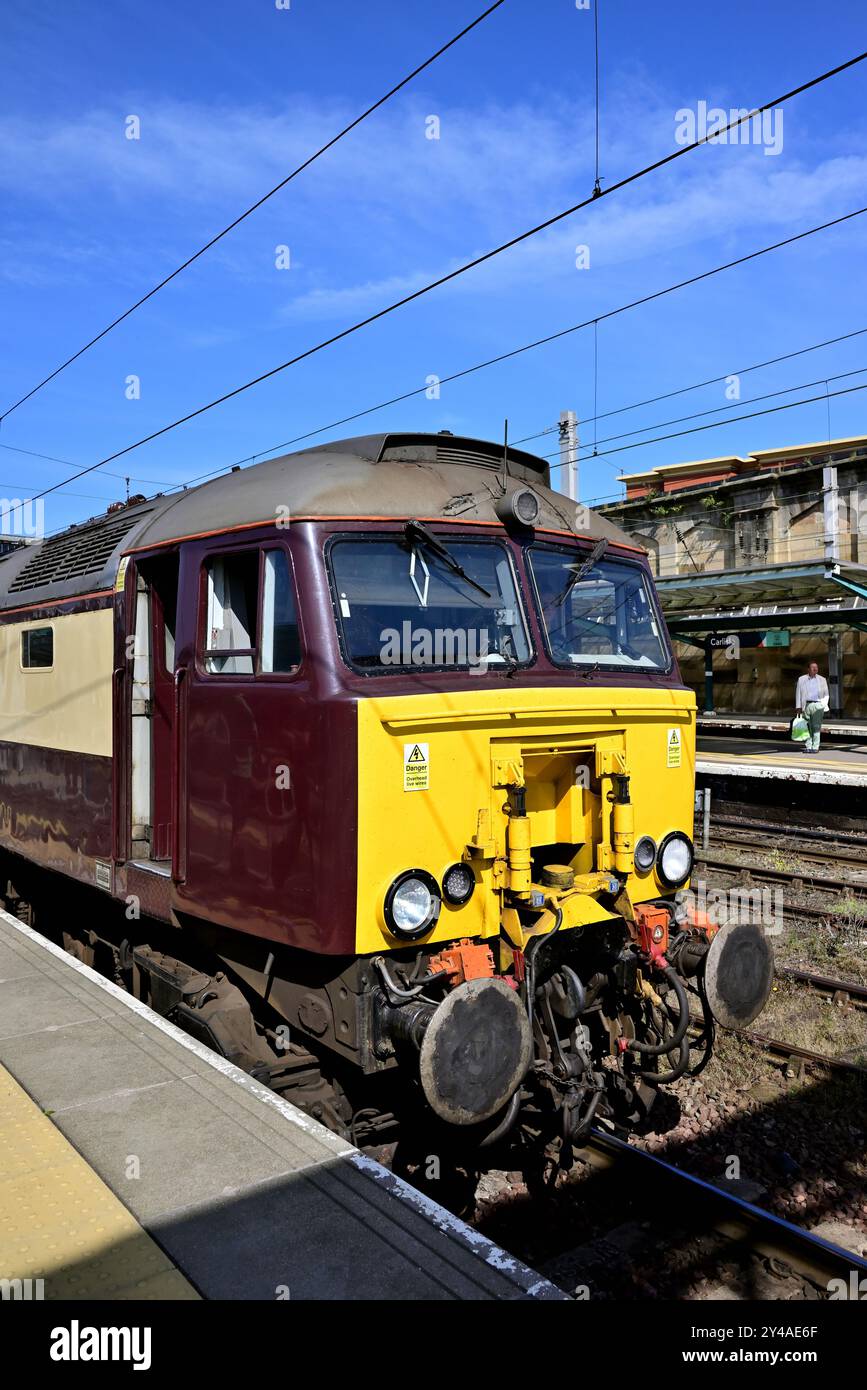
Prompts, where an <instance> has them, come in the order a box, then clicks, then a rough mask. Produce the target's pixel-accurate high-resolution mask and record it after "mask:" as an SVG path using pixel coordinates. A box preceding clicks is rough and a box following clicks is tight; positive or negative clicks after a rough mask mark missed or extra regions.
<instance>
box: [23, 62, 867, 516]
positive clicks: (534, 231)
mask: <svg viewBox="0 0 867 1390" xmlns="http://www.w3.org/2000/svg"><path fill="white" fill-rule="evenodd" d="M865 59H867V50H865V51H863V52H862V53H859V54H856V55H855V56H854V57H853V58H849V59H847V60H846V62H845V63H838V64H837V65H836V67H833V68H829V69H827V70H826V71H825V72H822V73H819V74H818V75H817V76H816V77H812V78H810V79H809V81H807V82H802V83H801V84H800V85H799V86H797V87H793V88H792V89H791V90H790V91H788V92H784V93H782V94H781V95H780V96H778V97H775V98H774V99H773V100H771V101H768V102H764V103H763V104H762V105H761V106H758V107H756V108H755V109H754V110H753V111H746V112H744V114H743V115H740V116H737V117H736V119H734V120H731V121H729V122H728V123H727V124H726V125H724V126H722V127H721V128H720V129H714V130H713V132H707V133H705V134H704V135H702V136H700V137H699V138H698V139H697V140H693V141H691V142H690V143H689V144H686V145H681V146H680V147H679V148H678V149H676V150H672V151H670V152H669V153H668V154H667V155H663V156H662V157H661V158H659V159H657V160H654V161H653V162H652V163H651V164H647V165H645V166H644V167H643V168H641V169H636V170H634V171H633V172H632V173H631V174H628V175H626V176H625V177H624V178H622V179H619V180H617V181H616V182H615V183H613V184H610V185H609V187H608V188H606V189H603V190H601V191H600V192H599V193H598V194H595V195H594V194H591V195H590V197H588V198H584V199H582V200H581V201H580V202H578V203H574V204H573V205H572V206H571V207H568V208H564V209H562V210H561V211H560V212H558V213H555V214H554V215H553V216H551V217H548V218H546V219H545V220H544V221H543V222H539V223H537V224H536V225H535V226H533V227H528V228H527V229H526V230H525V231H523V232H520V233H518V234H517V235H516V236H513V237H510V238H509V239H508V240H507V241H504V242H502V243H501V244H500V245H499V246H495V247H493V248H492V249H491V250H490V251H485V252H483V253H482V254H481V255H479V256H475V257H473V258H472V259H471V260H469V261H466V262H465V263H464V264H463V265H460V266H458V267H457V268H456V269H455V270H452V271H448V272H447V273H446V274H445V275H440V276H438V277H437V278H436V279H435V280H431V281H429V282H428V284H426V285H423V286H422V287H421V288H420V289H417V290H414V291H412V292H411V293H410V294H407V295H403V296H402V297H401V298H400V299H397V300H394V301H393V302H392V303H391V304H388V305H386V306H385V307H384V308H382V309H379V310H377V311H376V312H375V313H373V314H368V315H367V316H366V317H365V318H363V319H359V320H358V321H357V322H356V323H354V324H351V325H350V326H349V327H348V328H344V329H342V330H341V331H340V332H339V333H334V334H332V335H331V336H330V337H328V338H324V339H323V340H322V341H321V342H319V343H316V344H314V345H313V346H312V347H309V348H306V349H305V350H304V351H303V352H300V353H296V354H295V356H294V357H290V358H289V359H288V360H287V361H285V362H281V363H278V365H277V366H276V367H272V368H270V369H269V370H268V371H266V372H261V373H260V374H259V375H258V376H256V377H253V378H252V379H251V380H250V381H247V382H244V383H242V384H241V385H240V386H236V387H234V388H233V390H231V391H226V392H224V393H223V395H221V396H217V397H216V398H215V399H214V400H212V401H208V402H206V404H205V405H202V406H199V407H198V408H197V409H196V410H191V411H189V412H188V413H187V414H186V415H182V416H180V417H179V418H178V419H176V420H173V421H171V422H170V423H169V424H168V425H163V426H162V427H161V428H160V429H157V430H152V431H151V433H150V434H147V435H144V436H143V437H142V438H141V439H137V440H135V441H134V442H133V443H132V444H127V445H126V446H125V447H124V448H123V449H118V450H116V451H115V452H114V453H113V454H109V455H108V456H107V457H106V458H104V459H100V460H99V461H98V462H97V463H93V464H90V465H89V466H88V467H87V468H83V469H80V470H79V471H78V472H77V473H74V474H72V475H71V477H69V478H66V479H63V480H62V481H61V482H58V483H55V484H53V485H52V486H51V487H49V488H44V489H43V490H42V492H39V493H36V494H35V496H34V498H32V499H31V500H32V501H36V500H37V499H38V498H40V497H47V496H48V495H49V493H52V492H56V491H58V489H60V488H62V487H64V486H65V485H66V484H68V483H72V482H75V481H76V480H77V479H78V478H81V477H84V476H85V474H87V473H93V472H96V470H97V469H99V468H102V467H104V466H105V465H106V464H109V463H113V462H114V461H115V459H119V458H123V457H124V456H125V455H127V454H130V453H132V452H133V451H134V450H135V449H140V448H142V446H143V445H145V444H150V443H151V442H152V441H153V440H155V439H160V438H162V436H163V435H166V434H169V433H170V432H171V431H172V430H175V429H178V428H179V427H180V426H181V425H185V424H187V423H188V422H189V421H190V420H195V419H197V418H198V417H199V416H201V415H204V414H205V413H206V412H207V411H209V410H213V409H214V408H215V407H216V406H218V405H223V404H225V402H226V401H229V400H233V399H235V397H237V396H240V395H241V394H243V393H244V392H245V391H249V390H250V389H251V388H252V387H254V386H258V385H259V384H260V383H261V382H263V381H268V380H270V379H271V378H272V377H275V376H277V375H278V374H279V373H281V372H284V371H286V370H287V369H288V368H289V367H294V366H296V365H297V364H298V363H299V362H303V361H306V360H307V359H309V358H310V357H313V356H314V355H315V354H316V353H318V352H322V351H323V350H324V349H325V348H328V347H331V346H333V344H335V343H338V342H342V341H343V340H345V339H346V338H348V337H350V336H351V335H352V334H354V333H357V332H359V331H360V330H361V329H362V328H366V327H368V326H369V325H370V324H372V323H377V322H379V321H380V320H381V319H384V318H386V317H387V316H388V315H389V314H392V313H394V312H395V311H396V310H397V309H400V308H403V307H404V306H405V305H407V304H411V303H414V302H415V301H416V300H418V299H421V298H422V297H423V296H424V295H426V294H430V293H431V291H433V290H435V289H439V288H440V287H441V286H442V285H446V284H450V283H451V282H452V281H454V280H456V279H458V278H459V277H460V276H461V275H465V274H466V273H467V272H468V271H470V270H473V269H475V268H476V267H477V266H480V265H484V264H486V263H487V262H489V261H491V260H493V259H494V257H495V256H499V255H501V254H502V253H503V252H505V251H508V250H510V249H511V248H512V247H514V246H518V245H520V244H522V243H523V242H525V241H528V240H529V239H530V238H531V237H533V236H537V235H539V233H541V232H543V231H546V230H547V229H548V228H550V227H553V226H555V225H557V224H558V223H560V222H562V221H563V220H564V219H565V218H567V217H570V216H572V215H573V214H574V213H576V212H578V211H580V210H581V209H582V208H585V207H587V206H589V204H590V203H592V202H594V201H595V202H599V201H600V200H601V199H602V198H608V197H610V196H611V195H612V194H613V193H616V192H618V191H620V190H621V189H623V188H626V187H628V186H629V185H631V184H633V183H636V182H637V181H638V180H640V179H642V178H646V177H647V175H648V174H651V173H655V172H657V171H658V170H659V169H662V168H665V167H666V166H667V165H669V164H671V163H673V162H674V161H675V160H677V159H681V158H683V156H684V155H687V154H690V153H691V152H692V151H693V150H696V149H698V148H700V147H701V146H702V145H706V144H708V142H709V141H710V140H718V139H719V138H720V137H721V136H722V135H724V134H725V133H726V132H727V131H730V130H734V129H736V128H737V127H738V126H740V125H743V124H744V122H745V121H749V120H752V119H753V117H754V116H757V115H760V114H761V113H762V112H763V111H767V110H771V109H773V108H775V107H779V106H782V105H783V104H784V103H785V102H787V101H791V100H792V99H793V98H794V97H796V96H799V95H801V94H802V93H803V92H806V91H809V90H811V89H812V88H814V87H817V86H819V85H820V83H823V82H827V81H828V80H829V79H830V78H832V77H836V76H838V75H839V74H840V73H843V72H846V71H847V70H848V69H850V68H852V67H854V66H855V65H856V64H858V63H862V62H864V60H865ZM850 215H851V214H850ZM837 220H840V221H845V220H846V219H845V218H841V219H837ZM602 317H603V316H602V315H600V316H599V318H600V320H601V318H602Z"/></svg>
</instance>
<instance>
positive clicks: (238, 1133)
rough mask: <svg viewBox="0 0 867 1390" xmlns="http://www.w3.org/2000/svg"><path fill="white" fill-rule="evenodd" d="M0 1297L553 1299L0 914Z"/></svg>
mask: <svg viewBox="0 0 867 1390" xmlns="http://www.w3.org/2000/svg"><path fill="white" fill-rule="evenodd" d="M16 1281H21V1283H20V1284H19V1283H16ZM28 1281H30V1282H28ZM37 1281H42V1282H41V1284H40V1283H39V1282H37ZM0 1286H2V1287H0V1297H2V1298H3V1299H8V1298H43V1297H44V1298H45V1299H76V1300H96V1299H109V1300H115V1299H118V1300H121V1299H123V1300H138V1299H142V1300H153V1299H173V1300H174V1299H231V1300H252V1299H259V1300H267V1301H274V1300H280V1299H292V1300H297V1299H315V1300H325V1299H328V1300H333V1299H376V1300H417V1299H422V1300H528V1299H532V1300H536V1299H541V1300H547V1299H552V1300H561V1299H564V1298H565V1295H564V1294H562V1293H561V1292H560V1291H559V1290H558V1289H556V1288H554V1286H553V1285H551V1284H549V1283H548V1282H547V1281H546V1280H545V1279H543V1278H542V1277H541V1276H540V1275H538V1274H536V1273H535V1272H534V1271H533V1270H530V1269H528V1268H527V1267H526V1266H525V1265H523V1264H521V1263H520V1261H518V1260H516V1259H514V1258H513V1257H512V1256H510V1255H508V1254H507V1253H506V1252H505V1251H503V1250H501V1249H500V1248H499V1247H498V1246H496V1245H494V1244H493V1243H492V1242H491V1241H489V1240H487V1239H485V1238H484V1237H483V1236H481V1235H480V1234H479V1233H478V1232H476V1231H474V1230H473V1229H472V1228H471V1227H469V1226H467V1225H466V1224H465V1223H464V1222H463V1221H461V1220H459V1219H458V1218H457V1217H455V1216H453V1215H452V1214H451V1213H449V1212H448V1211H446V1210H445V1209H444V1208H442V1207H439V1206H438V1205H437V1204H436V1203H435V1202H433V1201H431V1200H430V1199H429V1198H427V1197H426V1196H424V1195H422V1194H421V1193H419V1192H416V1191H415V1190H414V1189H413V1188H411V1187H409V1186H408V1185H407V1184H406V1183H404V1182H403V1181H402V1180H401V1179H399V1178H397V1177H396V1176H395V1175H394V1174H392V1173H389V1172H388V1171H387V1170H386V1169H385V1168H383V1167H382V1166H381V1165H380V1164H378V1163H376V1162H374V1161H373V1160H371V1159H370V1158H368V1157H367V1156H366V1155H364V1154H362V1153H361V1152H359V1150H357V1149H355V1148H353V1146H352V1145H350V1144H349V1143H347V1142H346V1141H345V1140H342V1139H341V1138H339V1137H338V1136H337V1135H335V1134H333V1133H331V1132H330V1131H329V1130H326V1129H324V1128H323V1127H322V1126H321V1125H319V1124H317V1122H316V1121H315V1120H312V1119H310V1118H309V1117H308V1116H306V1115H305V1114H303V1113H302V1112H301V1111H299V1110H297V1109H296V1108H295V1107H294V1106H292V1105H290V1104H288V1103H287V1102H286V1101H285V1100H283V1099H281V1098H280V1097H279V1096H278V1095H276V1094H275V1093H274V1092H273V1091H270V1090H268V1089H267V1087H265V1086H262V1085H260V1084H259V1083H258V1082H256V1081H254V1080H253V1079H252V1078H251V1077H250V1076H248V1075H247V1074H246V1073H245V1072H242V1071H240V1070H239V1069H238V1068H237V1067H235V1066H233V1065H232V1063H230V1062H227V1061H226V1060H225V1059H224V1058H222V1057H220V1056H218V1055H217V1054H216V1053H213V1052H210V1051H209V1050H208V1049H207V1048H205V1047H203V1046H202V1045H201V1044H199V1043H198V1042H196V1041H195V1040H194V1039H192V1038H190V1037H188V1036H187V1035H186V1034H185V1033H183V1032H181V1030H180V1029H178V1028H176V1027H175V1026H174V1025H173V1024H171V1023H169V1022H167V1021H166V1020H165V1019H163V1018H161V1017H159V1016H158V1015H156V1014H154V1013H153V1012H152V1011H151V1010H150V1009H148V1008H146V1007H145V1006H144V1005H143V1004H141V1003H139V1001H138V1000H136V999H134V998H132V997H131V996H130V995H128V994H126V993H125V992H124V991H123V990H122V989H120V988H118V987H117V986H116V985H114V984H113V983H111V982H110V981H108V980H105V979H103V978H102V976H100V975H97V974H96V973H95V972H94V971H93V970H91V969H89V968H88V967H87V966H85V965H82V964H81V963H80V962H79V961H77V960H74V959H73V957H72V956H70V955H68V954H67V953H66V952H65V951H63V950H61V949H60V948H59V947H57V946H54V945H53V944H52V943H51V942H49V941H47V940H46V939H45V938H44V937H42V936H40V935H38V934H37V933H36V932H34V931H32V930H31V929H30V928H29V927H26V926H24V925H23V924H22V923H21V922H18V921H17V920H16V919H15V918H13V917H11V916H10V915H9V914H8V913H6V912H3V911H2V910H0Z"/></svg>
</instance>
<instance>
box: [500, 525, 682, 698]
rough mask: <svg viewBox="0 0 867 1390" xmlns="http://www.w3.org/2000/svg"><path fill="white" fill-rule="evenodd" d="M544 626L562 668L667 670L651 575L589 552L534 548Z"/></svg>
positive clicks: (533, 563) (531, 554)
mask: <svg viewBox="0 0 867 1390" xmlns="http://www.w3.org/2000/svg"><path fill="white" fill-rule="evenodd" d="M528 554H529V559H530V566H531V569H532V573H533V579H534V582H535V585H536V592H537V595H538V600H539V609H540V614H541V618H542V627H543V629H544V631H545V637H546V641H547V644H548V650H549V653H550V656H551V659H552V661H554V662H556V663H557V664H558V665H560V666H585V665H590V666H599V667H603V666H612V667H615V666H616V667H641V668H647V667H652V668H654V669H655V670H660V671H661V670H666V669H667V668H668V666H669V664H670V658H669V654H668V647H667V643H666V639H665V635H664V630H663V626H662V620H661V618H660V616H659V613H658V610H657V607H656V602H655V599H654V596H653V592H652V590H651V587H650V584H649V583H648V580H647V576H646V574H645V572H644V571H643V570H642V569H640V568H639V567H638V566H637V565H633V564H630V563H629V562H628V561H624V560H613V559H611V558H610V557H608V556H606V555H603V556H601V557H600V558H599V559H598V560H597V561H596V562H595V563H594V564H593V565H592V566H591V567H590V568H589V569H587V568H586V565H587V560H588V552H587V551H586V550H578V549H570V550H566V549H561V548H559V547H558V548H554V547H547V546H546V547H542V546H531V547H530V550H529V552H528Z"/></svg>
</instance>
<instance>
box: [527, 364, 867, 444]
mask: <svg viewBox="0 0 867 1390" xmlns="http://www.w3.org/2000/svg"><path fill="white" fill-rule="evenodd" d="M862 372H867V367H852V368H851V370H850V371H848V372H837V373H836V374H835V375H834V376H828V377H824V376H820V377H818V378H817V380H816V381H802V382H800V383H799V384H798V385H797V386H781V387H780V388H779V390H777V391H767V392H766V393H765V394H764V395H763V396H751V397H749V399H747V400H745V401H732V402H730V403H729V404H728V405H715V406H712V407H711V408H710V409H709V410H697V411H695V412H694V414H692V415H679V416H675V418H674V419H673V420H657V421H656V423H655V424H653V425H644V426H643V427H642V428H641V429H637V430H627V431H625V432H624V433H623V434H608V435H603V437H602V438H601V439H599V440H596V441H594V443H593V444H585V445H583V446H582V447H583V448H584V449H587V450H588V451H589V452H588V453H586V454H583V455H582V458H584V459H591V458H593V457H594V455H595V454H596V446H597V444H611V443H613V442H614V441H615V440H618V439H633V438H634V437H635V435H637V434H647V432H648V430H661V429H667V428H668V426H669V425H681V424H684V423H685V422H686V421H688V420H700V419H703V418H704V417H705V416H706V415H718V414H719V412H720V411H721V410H741V409H743V407H744V406H747V405H756V404H757V403H758V402H759V401H770V400H773V398H774V396H788V395H791V393H792V392H793V391H808V390H810V388H811V387H813V386H827V385H828V382H830V381H842V380H843V379H844V377H847V376H858V375H860V373H862ZM737 419H740V416H737V415H735V416H732V423H733V422H734V421H735V420H737ZM720 423H721V424H722V423H723V422H722V421H720ZM829 438H830V433H829ZM546 457H549V458H552V457H554V456H553V455H546Z"/></svg>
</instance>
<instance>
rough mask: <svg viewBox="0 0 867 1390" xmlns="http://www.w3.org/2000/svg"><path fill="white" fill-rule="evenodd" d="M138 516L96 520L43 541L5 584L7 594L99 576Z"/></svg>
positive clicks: (125, 515)
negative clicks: (13, 577) (93, 522)
mask: <svg viewBox="0 0 867 1390" xmlns="http://www.w3.org/2000/svg"><path fill="white" fill-rule="evenodd" d="M141 519H142V513H141V512H138V513H137V515H136V516H135V517H133V518H131V517H130V516H129V515H128V514H124V515H122V516H113V517H111V518H110V519H109V520H107V521H98V522H96V523H95V524H94V525H93V526H85V527H78V528H77V529H76V530H75V531H71V532H70V531H67V532H66V534H65V535H63V536H57V537H55V538H54V539H52V540H50V541H43V543H42V545H40V547H39V549H38V550H37V551H36V554H35V555H34V556H33V558H32V559H31V560H28V561H27V564H26V565H25V566H24V568H23V569H22V571H21V573H20V574H18V575H17V576H16V577H15V579H14V580H13V581H12V583H11V584H10V585H9V590H8V592H9V593H10V594H19V593H21V592H22V591H23V590H24V589H42V588H46V587H47V586H48V585H49V584H59V583H61V582H62V581H63V580H65V579H79V578H81V576H82V575H87V574H101V573H102V571H103V570H104V569H105V566H106V564H107V562H108V559H109V557H110V556H111V554H112V552H113V551H115V550H116V549H117V547H118V545H119V544H120V542H121V541H122V540H123V539H124V537H125V536H127V535H128V534H129V532H130V531H131V530H132V529H133V527H134V526H136V525H138V523H139V521H141Z"/></svg>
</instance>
